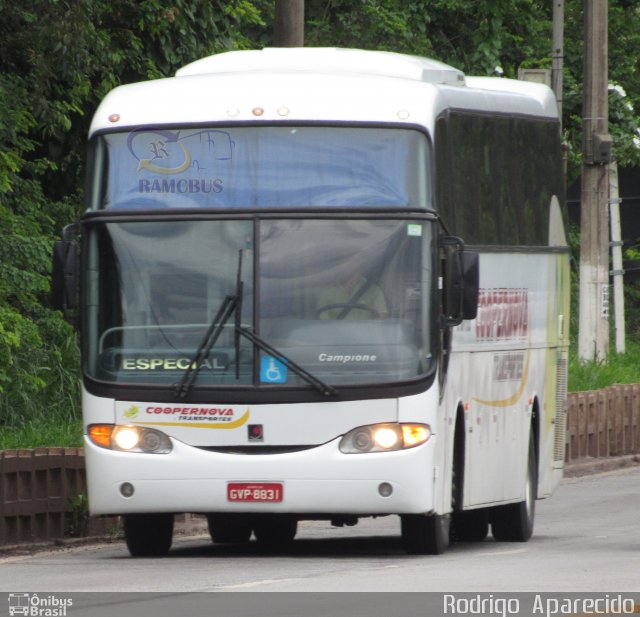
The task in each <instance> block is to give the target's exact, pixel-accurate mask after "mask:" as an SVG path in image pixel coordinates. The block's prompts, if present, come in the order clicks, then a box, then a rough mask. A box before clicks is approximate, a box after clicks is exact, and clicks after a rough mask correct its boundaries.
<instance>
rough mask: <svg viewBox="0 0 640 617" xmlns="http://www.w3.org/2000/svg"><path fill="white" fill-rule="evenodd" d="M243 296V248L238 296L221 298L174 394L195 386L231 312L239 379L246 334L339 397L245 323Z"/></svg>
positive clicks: (182, 394) (316, 385) (184, 393)
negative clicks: (242, 338) (241, 352)
mask: <svg viewBox="0 0 640 617" xmlns="http://www.w3.org/2000/svg"><path fill="white" fill-rule="evenodd" d="M243 296H244V282H243V280H242V250H240V251H239V255H238V274H237V276H236V293H235V295H228V296H226V297H225V299H224V300H223V301H222V304H221V305H220V308H219V309H218V312H217V313H216V315H215V317H214V318H213V320H212V322H211V325H210V326H209V328H208V329H207V331H206V332H205V335H204V337H203V338H202V341H200V345H198V348H197V350H196V353H195V355H194V357H193V359H192V360H191V362H189V366H188V367H187V370H186V371H185V372H184V375H183V376H182V379H180V382H179V383H178V384H176V386H175V394H176V396H177V397H179V398H184V397H185V396H187V394H188V393H189V391H190V390H191V387H192V386H193V384H194V382H195V380H196V378H197V376H198V373H199V372H200V367H201V366H202V364H203V362H204V360H205V359H207V358H208V357H209V354H210V353H211V350H212V349H213V346H214V345H215V344H216V342H217V340H218V338H220V334H222V331H223V330H224V327H225V325H226V324H227V322H228V321H229V318H230V317H231V315H233V314H234V313H235V320H234V333H233V334H234V346H235V356H236V357H235V364H236V379H240V337H242V336H244V337H245V338H246V339H247V340H249V341H251V342H252V343H253V344H254V345H255V346H256V347H258V348H259V349H262V351H264V352H266V353H268V354H269V355H270V356H272V357H274V358H276V359H277V360H278V361H280V362H282V363H283V364H284V365H286V366H287V367H288V368H290V369H291V370H292V371H293V372H294V373H295V374H296V375H298V376H299V377H301V378H302V379H304V381H306V382H307V383H308V384H310V385H312V386H313V387H314V388H315V389H316V390H318V392H320V394H323V395H324V396H336V394H337V392H336V390H335V388H333V387H332V386H330V385H328V384H326V383H324V382H323V381H321V380H320V379H318V378H317V377H314V376H313V375H312V374H311V373H309V371H307V370H305V369H303V368H302V367H301V366H300V365H299V364H297V363H295V362H294V361H293V360H292V359H291V358H288V357H287V356H285V355H284V354H283V353H282V352H280V351H278V350H277V349H276V348H275V347H272V346H271V345H269V343H267V342H266V341H265V340H264V339H263V338H261V337H260V336H258V335H257V334H255V333H254V332H252V331H251V330H249V329H248V328H244V327H243V326H242V321H241V319H242V300H243Z"/></svg>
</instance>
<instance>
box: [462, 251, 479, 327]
mask: <svg viewBox="0 0 640 617" xmlns="http://www.w3.org/2000/svg"><path fill="white" fill-rule="evenodd" d="M462 281H463V282H462V319H475V318H476V317H477V316H478V295H479V290H480V255H479V254H478V253H477V252H476V251H468V250H467V249H463V250H462Z"/></svg>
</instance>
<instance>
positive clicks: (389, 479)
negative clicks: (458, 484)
mask: <svg viewBox="0 0 640 617" xmlns="http://www.w3.org/2000/svg"><path fill="white" fill-rule="evenodd" d="M434 440H435V436H432V437H431V439H430V441H429V442H427V443H426V444H423V445H421V446H418V447H416V448H411V449H407V450H399V451H394V452H380V453H368V454H344V453H342V452H340V450H339V448H338V444H339V441H340V440H339V439H335V440H333V441H331V442H329V443H326V444H323V445H320V446H317V447H313V448H310V449H306V450H303V451H298V452H290V453H283V454H255V455H254V454H246V455H245V454H229V453H221V452H210V451H207V450H203V449H200V448H194V447H191V446H188V445H186V444H184V443H182V442H180V441H177V440H173V451H172V452H171V453H169V454H140V453H126V452H119V451H112V450H108V449H105V448H100V447H98V446H96V445H94V444H93V443H92V442H90V441H89V440H88V439H86V438H85V457H86V467H87V485H88V492H89V507H90V513H91V514H92V515H102V514H114V515H116V514H130V513H144V512H175V513H178V512H243V513H283V514H284V513H292V514H300V515H308V516H309V517H312V515H314V514H315V515H319V516H323V515H330V514H353V515H362V516H365V515H374V514H417V513H425V512H430V511H432V510H433V505H434V497H433V496H434V477H435V474H434V472H433V449H434V448H433V446H434V443H433V441H434ZM274 483H275V484H276V485H279V486H281V494H280V495H279V499H280V500H279V501H240V502H238V501H233V500H231V499H230V495H229V492H230V491H229V489H230V485H233V486H234V487H238V486H240V487H241V488H242V487H243V486H247V485H258V486H260V485H267V486H272V485H273V484H274ZM123 485H128V486H126V487H125V486H123ZM389 488H391V490H389ZM126 494H130V496H125V495H126Z"/></svg>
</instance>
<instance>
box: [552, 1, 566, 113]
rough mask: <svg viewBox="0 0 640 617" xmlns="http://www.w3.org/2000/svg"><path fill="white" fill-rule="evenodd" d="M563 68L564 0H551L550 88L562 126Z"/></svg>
mask: <svg viewBox="0 0 640 617" xmlns="http://www.w3.org/2000/svg"><path fill="white" fill-rule="evenodd" d="M563 69H564V0H553V49H552V53H551V88H552V90H553V93H554V94H555V95H556V102H557V103H558V115H559V116H560V126H562V88H563V79H562V78H563Z"/></svg>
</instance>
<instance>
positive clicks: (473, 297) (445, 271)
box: [440, 236, 480, 327]
mask: <svg viewBox="0 0 640 617" xmlns="http://www.w3.org/2000/svg"><path fill="white" fill-rule="evenodd" d="M440 249H441V258H442V262H443V263H442V322H443V323H442V325H443V327H450V326H457V325H459V324H460V323H462V321H463V320H465V319H475V317H476V315H477V314H478V288H479V280H480V267H479V263H480V258H479V255H478V253H476V252H475V251H469V250H467V249H465V248H464V242H463V241H462V240H461V239H460V238H457V237H455V236H442V237H441V238H440Z"/></svg>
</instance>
